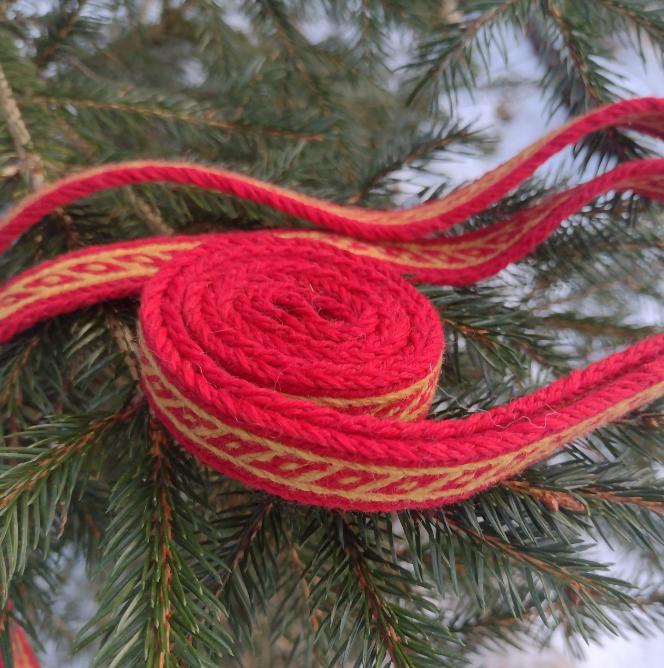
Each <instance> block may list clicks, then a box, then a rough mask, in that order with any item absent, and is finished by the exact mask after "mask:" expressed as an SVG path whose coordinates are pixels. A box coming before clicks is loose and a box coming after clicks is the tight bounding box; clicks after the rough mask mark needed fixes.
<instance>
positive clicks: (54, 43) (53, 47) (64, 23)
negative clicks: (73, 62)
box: [35, 0, 88, 69]
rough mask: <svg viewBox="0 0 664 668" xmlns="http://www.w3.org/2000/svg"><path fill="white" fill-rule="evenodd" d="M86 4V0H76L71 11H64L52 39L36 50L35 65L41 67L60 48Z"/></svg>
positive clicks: (46, 63)
mask: <svg viewBox="0 0 664 668" xmlns="http://www.w3.org/2000/svg"><path fill="white" fill-rule="evenodd" d="M87 4H88V0H76V4H75V5H74V7H73V8H72V10H71V11H69V12H67V13H65V15H64V16H63V17H62V20H61V21H60V22H59V25H58V26H57V28H56V30H55V34H54V35H53V39H52V40H51V41H50V42H48V43H47V44H46V45H45V46H43V47H42V48H40V49H38V50H37V56H36V58H35V65H36V66H37V67H38V68H40V69H42V68H44V67H45V66H46V65H48V63H49V62H50V61H51V59H52V58H53V56H54V55H55V54H56V53H57V51H58V50H59V49H60V48H61V45H62V43H63V42H64V41H65V40H66V39H67V37H68V36H69V34H70V33H71V32H72V30H73V29H74V26H75V25H76V22H77V21H78V20H79V18H80V15H81V12H82V11H83V10H84V9H85V6H86V5H87Z"/></svg>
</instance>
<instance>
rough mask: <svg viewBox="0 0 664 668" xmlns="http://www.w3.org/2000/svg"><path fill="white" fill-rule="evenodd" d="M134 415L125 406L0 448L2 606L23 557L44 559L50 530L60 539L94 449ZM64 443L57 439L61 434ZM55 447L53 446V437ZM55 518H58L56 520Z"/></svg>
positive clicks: (32, 432)
mask: <svg viewBox="0 0 664 668" xmlns="http://www.w3.org/2000/svg"><path fill="white" fill-rule="evenodd" d="M135 411H136V405H129V406H128V407H126V408H124V409H122V410H121V411H118V412H115V413H113V414H111V415H108V416H105V417H103V418H100V419H98V420H96V421H94V422H92V423H90V422H89V421H83V422H81V421H79V420H75V419H74V420H72V419H66V418H65V419H62V420H60V421H53V422H51V423H50V424H45V425H39V426H37V427H33V428H31V429H29V430H28V431H27V432H24V433H23V434H18V435H17V436H22V437H25V438H28V439H29V440H30V445H29V446H23V447H4V448H2V449H0V458H1V461H0V518H1V519H2V526H3V529H2V530H1V531H0V566H1V567H0V572H1V573H2V582H1V583H0V584H2V587H1V588H0V589H1V591H0V598H1V600H2V603H3V604H4V603H5V602H6V599H7V595H8V591H9V586H10V584H11V581H12V579H13V578H14V577H15V576H17V575H21V574H22V573H23V571H24V570H25V567H26V563H27V559H28V555H29V554H30V552H31V551H32V550H35V549H36V548H37V546H38V545H39V546H40V547H41V552H42V554H45V555H46V554H48V552H49V547H50V544H51V538H52V536H51V531H52V528H53V527H54V526H58V529H57V530H56V537H57V535H62V532H63V530H64V525H65V523H66V517H67V509H68V506H69V504H70V503H71V500H72V495H73V492H74V489H75V487H76V485H77V484H78V481H79V477H80V476H82V475H83V474H84V473H83V472H84V471H85V470H86V467H87V462H88V460H89V459H90V456H91V453H92V451H93V449H95V448H96V446H98V445H99V444H100V443H102V442H104V440H105V438H106V435H107V433H108V432H109V431H110V430H112V429H113V428H115V427H117V426H118V425H119V424H122V422H123V421H124V420H126V419H128V418H130V417H131V416H132V415H133V414H134V413H135ZM66 431H69V432H70V436H69V438H64V439H62V437H61V434H62V432H65V433H66ZM54 434H60V438H61V440H60V442H56V443H53V435H54ZM56 518H59V519H56Z"/></svg>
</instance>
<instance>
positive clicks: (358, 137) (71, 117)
mask: <svg viewBox="0 0 664 668" xmlns="http://www.w3.org/2000/svg"><path fill="white" fill-rule="evenodd" d="M314 28H315V29H314ZM514 35H517V36H518V39H524V40H528V41H529V43H530V45H531V48H532V58H533V59H535V60H537V61H538V62H540V63H542V64H543V65H544V67H545V71H546V76H545V77H544V78H543V80H542V81H541V90H540V94H541V96H542V97H543V98H544V99H546V100H547V102H548V105H549V108H550V110H551V112H552V113H553V112H556V113H557V114H559V115H560V114H562V115H567V116H569V117H573V116H575V115H578V114H580V113H583V112H585V111H588V110H591V109H593V108H595V107H598V106H601V105H602V104H604V103H607V102H610V101H612V100H616V99H619V98H621V97H625V98H626V97H629V96H630V91H629V82H620V81H619V80H618V79H617V77H616V75H615V73H614V72H615V66H616V61H615V56H614V54H613V52H612V50H611V48H610V47H611V44H610V40H618V39H624V40H625V43H626V44H627V45H628V47H629V48H631V49H634V50H636V51H637V52H639V53H656V54H659V56H664V48H663V47H664V4H663V3H661V2H656V1H655V2H648V1H647V0H579V1H577V0H539V1H537V2H529V1H528V0H468V1H466V0H445V1H443V0H410V1H408V2H404V1H403V0H364V1H359V0H358V1H354V0H353V1H349V2H344V1H342V0H321V1H320V2H318V1H316V2H304V1H302V0H228V1H226V0H46V1H45V2H32V1H31V0H3V1H2V2H0V198H1V201H2V205H3V207H10V206H12V205H13V204H15V203H16V202H17V201H18V200H19V199H21V198H22V197H24V196H26V195H28V194H29V193H31V192H34V191H35V190H36V189H38V188H39V187H40V186H42V185H43V184H45V183H48V182H51V181H54V180H56V179H58V178H60V177H63V176H66V175H68V174H70V173H72V172H73V171H75V170H77V169H80V168H83V167H88V166H91V165H97V164H102V163H107V162H112V161H120V160H130V159H145V158H156V159H174V160H186V161H191V162H200V163H204V164H211V165H215V166H219V167H223V168H225V169H232V170H236V171H238V172H241V173H244V174H248V175H252V176H255V177H257V178H260V179H264V180H267V181H269V182H271V183H274V184H279V185H283V186H287V187H291V188H293V189H295V190H298V191H300V192H305V193H308V194H310V195H315V196H317V197H321V198H325V199H329V200H332V201H335V202H338V203H342V204H354V205H357V206H367V207H372V208H385V209H388V208H393V207H395V206H397V205H398V204H400V203H402V202H403V187H402V186H403V185H404V183H403V179H404V178H412V177H413V176H417V175H419V176H421V177H422V183H426V184H427V186H426V187H422V189H421V190H420V191H419V192H417V194H416V196H415V199H418V201H425V200H426V199H429V198H433V197H436V196H438V195H440V194H441V193H443V192H446V191H447V190H449V183H447V182H445V180H444V178H443V177H442V176H441V175H440V171H439V170H438V169H437V167H436V166H440V165H441V164H448V163H449V161H451V160H453V159H454V157H455V154H456V153H458V152H468V151H473V152H476V153H477V154H479V153H480V152H482V151H489V150H490V142H491V140H492V139H494V138H495V136H494V135H493V134H492V128H490V127H486V126H485V127H482V126H481V125H480V124H468V123H467V122H466V121H464V120H462V115H461V113H460V111H459V108H458V100H459V98H460V96H461V95H466V94H467V93H468V91H470V92H473V91H474V92H476V93H477V91H478V81H481V82H484V84H486V82H487V74H486V73H487V71H488V70H490V69H491V67H490V66H491V63H492V61H493V60H494V59H495V58H497V57H500V53H501V51H502V50H505V49H509V44H510V43H511V42H510V40H513V39H514ZM395 45H399V46H398V49H400V53H396V50H397V46H395ZM490 85H493V86H501V85H504V86H507V85H509V82H505V81H492V82H491V84H490ZM538 134H539V133H538ZM656 150H657V147H656V146H654V145H653V144H652V143H648V142H647V141H645V140H643V138H641V137H640V136H637V135H634V134H629V133H625V132H622V131H617V130H612V131H607V132H601V133H597V134H596V135H593V136H592V137H591V139H589V140H587V141H585V142H583V143H582V144H581V145H579V146H577V147H576V151H575V155H576V160H575V161H574V163H573V165H574V166H573V170H572V173H571V174H569V173H568V174H567V178H569V179H570V180H571V181H572V182H577V181H579V179H580V177H581V175H582V174H586V175H587V174H592V173H593V171H598V170H605V169H606V168H607V166H611V165H615V164H617V163H619V162H621V161H626V160H629V159H630V158H633V157H638V156H642V155H646V154H649V153H652V152H653V151H656ZM514 152H516V149H515V151H514ZM404 170H408V171H404ZM404 174H407V175H408V176H407V177H403V175H404ZM563 185H564V182H563V177H562V176H560V177H559V178H548V179H541V178H533V179H530V180H529V181H528V182H527V183H526V184H525V185H524V186H522V187H521V188H519V189H518V190H517V191H516V192H514V193H512V194H511V195H510V196H509V197H508V198H507V199H505V200H503V201H502V202H500V203H499V204H497V205H496V206H494V207H492V208H491V209H489V210H488V211H486V212H484V213H482V214H481V215H477V216H474V217H473V218H472V219H470V220H468V221H466V222H465V223H464V224H463V225H462V226H461V227H463V228H464V229H471V228H475V227H478V226H480V225H483V224H485V223H486V222H487V221H488V220H492V219H495V218H496V217H500V216H505V215H506V214H507V213H509V212H511V211H517V210H519V208H521V207H523V206H525V205H526V204H527V203H529V202H532V201H533V200H534V199H535V198H538V197H541V196H542V195H543V194H545V193H547V192H549V191H551V190H554V189H557V188H560V187H562V186H563ZM292 225H301V222H299V221H296V220H292V219H290V218H288V217H285V216H283V215H281V214H277V213H275V212H273V211H271V210H269V209H267V208H265V207H260V206H258V205H255V204H251V203H248V202H246V201H240V200H238V199H234V198H231V197H223V196H219V195H218V194H214V193H210V192H207V191H201V190H196V189H193V188H189V187H184V186H167V185H155V184H152V185H142V186H132V187H127V188H121V189H115V190H112V191H109V192H106V193H103V194H98V195H95V196H93V197H90V198H87V199H85V200H82V201H80V202H77V203H75V204H73V205H71V206H68V207H66V208H63V209H60V210H58V211H57V212H56V213H55V214H54V215H50V216H48V217H47V218H46V219H45V220H44V221H43V222H41V223H40V224H39V225H37V226H36V227H35V228H33V229H32V230H31V231H30V232H29V233H27V234H26V235H24V237H23V238H22V239H21V240H20V241H19V242H18V243H17V244H15V245H14V246H13V247H12V248H11V250H10V252H8V253H7V254H5V255H3V256H2V258H1V259H0V281H3V280H5V279H7V278H8V277H10V276H13V275H15V274H17V273H18V272H19V271H20V270H22V269H24V268H26V267H29V266H32V265H34V264H36V263H37V262H38V261H41V260H44V259H46V258H50V257H55V256H57V255H59V254H61V253H63V252H66V251H70V250H74V249H78V248H83V247H86V246H89V245H93V244H104V243H111V242H114V241H121V240H126V239H134V238H140V237H146V236H151V235H172V234H176V233H177V234H200V233H205V232H223V231H230V230H242V231H248V230H255V229H258V228H262V227H284V226H292ZM663 248H664V231H663V227H662V215H661V209H660V208H658V207H657V205H655V204H653V203H652V202H649V201H647V200H645V199H643V198H640V197H637V196H606V197H602V198H600V199H598V200H596V201H595V202H593V203H592V204H590V205H587V206H586V207H584V208H583V210H582V211H580V212H579V213H578V214H577V215H575V216H572V217H571V218H570V219H569V220H567V221H566V222H565V224H564V225H563V226H562V227H561V228H560V229H559V230H558V231H557V232H555V233H554V234H553V235H552V236H551V237H550V239H549V240H548V241H546V242H545V243H544V244H543V245H541V246H540V247H539V248H538V249H537V250H536V251H535V252H534V253H532V254H531V255H530V256H529V257H528V258H527V259H526V260H524V261H522V262H520V263H518V264H515V265H513V266H511V267H510V268H508V269H506V270H504V271H503V272H501V273H500V274H498V275H497V276H495V277H494V278H491V279H488V280H486V281H483V282H481V283H480V284H479V285H476V286H472V287H467V288H453V287H436V286H420V290H421V291H423V292H424V293H425V294H426V295H427V296H428V297H429V299H430V300H431V301H432V303H433V304H434V305H435V307H436V309H438V311H439V312H440V314H441V318H442V319H443V321H444V324H445V326H446V336H447V354H446V360H445V364H444V367H443V374H442V377H441V379H440V383H439V386H440V391H439V392H438V394H437V395H436V399H435V402H434V406H433V408H432V411H431V413H432V417H433V418H434V419H435V418H441V417H444V418H447V417H460V416H465V415H468V414H470V413H473V412H477V411H483V410H486V409H487V408H489V407H491V406H494V405H497V404H500V403H504V402H505V401H507V400H509V399H511V398H513V397H515V396H518V395H521V394H525V393H527V392H528V391H531V390H533V389H535V388H537V387H541V386H543V385H544V384H546V383H548V382H551V381H552V380H553V379H555V378H557V377H560V376H562V375H564V374H565V373H567V372H568V371H569V370H570V369H572V368H576V367H580V366H583V365H584V364H586V363H587V362H588V361H589V360H591V359H596V358H597V357H598V356H599V354H600V353H607V352H610V351H613V350H618V349H620V348H621V347H624V346H625V345H626V344H628V343H630V342H633V341H636V340H638V339H640V338H643V337H645V336H646V335H647V334H648V333H650V332H651V331H655V330H656V328H652V327H650V326H645V325H641V324H634V323H635V322H638V320H635V319H634V310H633V309H632V308H631V306H632V305H633V304H634V302H635V300H636V301H639V300H641V301H640V302H639V303H642V302H645V301H648V303H652V304H655V305H661V298H660V295H659V285H658V279H659V277H660V276H661V273H662V272H661V270H662V268H664V256H663V254H662V249H663ZM135 342H136V302H135V301H134V300H131V299H126V300H120V301H114V302H109V303H106V304H103V305H97V306H93V307H89V308H86V309H83V310H79V311H76V312H75V313H72V314H69V315H65V316H61V317H58V318H54V319H52V320H50V321H48V322H45V323H42V324H39V325H36V326H35V327H33V328H32V329H30V330H29V331H27V332H25V333H22V334H20V335H19V336H17V337H15V338H14V339H12V340H11V342H9V343H8V344H6V345H4V346H2V348H0V426H1V431H0V434H1V438H2V440H1V442H0V649H1V653H0V656H1V657H2V661H3V662H4V665H5V666H12V652H11V646H10V639H9V638H10V630H11V628H12V627H13V626H14V625H16V626H20V627H21V628H22V629H24V630H25V632H26V633H27V634H28V635H29V636H30V637H31V642H32V644H33V645H34V647H35V648H36V649H37V650H40V648H42V649H43V647H44V646H45V644H46V643H47V641H48V640H49V638H56V639H57V641H58V644H59V647H60V651H61V652H62V653H63V656H66V655H67V654H68V653H71V654H72V655H74V653H78V655H79V656H81V657H84V659H83V660H84V661H85V663H84V664H82V665H90V666H99V667H101V666H112V667H113V668H129V667H139V666H140V667H144V666H147V667H149V668H175V667H176V666H190V667H192V668H202V667H204V666H234V665H239V666H244V667H251V666H256V667H258V666H274V667H281V666H297V667H303V666H358V667H359V666H363V667H366V668H369V667H371V666H378V667H380V666H390V665H393V666H397V667H399V668H401V667H406V666H408V667H413V668H414V667H418V668H419V667H422V668H424V667H432V668H433V667H436V668H440V667H450V668H451V667H456V666H463V665H469V664H470V665H473V664H474V662H476V661H477V659H476V656H477V653H478V652H481V651H483V649H484V648H487V647H489V648H496V647H498V648H501V647H506V646H509V645H514V646H517V647H528V646H533V645H535V646H541V645H544V644H546V643H547V642H548V641H549V639H550V638H551V637H552V635H553V634H554V633H556V632H557V631H559V630H561V631H562V635H563V636H564V638H565V640H566V641H567V643H568V644H569V646H570V648H571V649H572V651H574V652H583V647H584V644H585V643H587V642H597V641H601V639H602V638H603V637H605V636H606V635H607V634H611V633H618V634H620V633H632V632H643V631H646V630H651V629H653V628H658V627H661V626H663V625H664V567H663V565H662V562H661V555H662V554H664V552H663V547H662V543H664V523H663V521H662V518H663V517H664V480H663V479H662V476H661V467H660V464H661V462H662V461H663V460H664V420H663V413H662V410H663V409H664V403H663V402H658V403H655V404H653V405H650V406H648V407H647V408H645V409H640V410H638V411H636V412H634V413H633V414H631V415H630V416H629V417H627V418H624V419H622V420H620V421H618V422H615V423H612V424H611V425H609V426H605V427H602V428H601V429H599V430H597V431H595V432H593V433H592V435H590V436H588V437H585V438H582V439H578V440H577V441H575V442H574V443H572V444H571V445H569V446H568V447H567V448H566V449H565V450H564V451H562V452H561V453H560V454H559V455H557V456H556V457H554V458H553V459H551V460H549V461H546V462H543V463H541V464H538V465H536V466H533V467H531V468H529V469H528V470H527V471H525V472H524V473H523V474H522V475H519V476H517V477H515V478H513V479H509V480H507V481H504V482H502V483H500V484H498V485H496V486H494V487H492V488H490V489H488V490H487V491H484V492H482V493H480V494H478V495H476V496H474V497H472V498H471V499H469V500H467V501H464V502H462V503H458V504H455V505H451V506H445V507H443V508H441V509H436V510H431V511H426V512H424V511H415V510H409V511H402V512H399V513H385V512H383V513H369V514H365V513H359V512H341V511H335V510H328V509H324V508H318V507H313V506H307V505H303V504H297V503H290V502H287V501H284V500H282V499H280V498H278V497H275V496H271V495H268V494H265V493H263V492H259V491H256V490H254V489H250V488H248V487H245V486H243V485H242V484H240V483H239V482H236V481H234V480H233V479H231V478H229V477H227V476H224V475H222V474H219V473H216V472H214V471H212V470H211V469H209V468H207V467H205V466H204V465H202V464H201V463H200V462H199V461H198V460H196V459H195V458H194V457H192V456H190V455H188V454H187V453H186V452H185V451H184V450H183V449H181V448H180V447H179V446H178V445H177V444H176V443H175V441H174V440H173V439H172V438H171V436H169V435H168V434H167V433H166V432H165V431H164V430H163V428H162V427H161V426H160V425H159V423H158V422H157V421H156V420H155V418H154V417H151V414H150V411H149V410H148V408H147V406H146V403H145V400H144V398H143V397H142V395H141V391H140V386H139V382H138V377H139V371H138V361H137V358H136V343H135ZM606 545H609V546H610V547H611V548H612V549H613V550H614V552H613V556H606V555H607V554H609V555H610V554H611V553H609V552H607V550H606V549H605V548H604V549H600V546H606ZM625 558H627V560H628V563H629V564H630V567H629V568H627V569H625V568H623V569H622V570H616V568H614V567H613V566H612V564H611V563H610V562H616V561H618V562H620V561H624V560H625ZM81 562H83V563H84V564H85V566H86V568H87V573H88V577H89V582H90V588H91V590H92V591H93V593H94V597H95V600H96V602H97V606H98V607H97V610H96V612H95V613H93V614H90V615H89V618H88V619H86V620H85V625H84V626H83V628H72V627H71V625H70V621H71V620H69V619H67V618H66V616H64V617H63V615H62V614H57V612H56V610H57V609H58V607H57V602H58V600H59V598H60V597H61V596H62V589H63V587H64V586H65V583H66V581H67V576H68V573H69V571H70V570H71V569H72V566H73V564H76V563H81ZM644 574H646V576H645V577H644ZM50 646H51V645H50ZM42 657H43V658H44V659H45V660H47V659H48V657H44V655H42ZM45 665H50V664H47V663H45ZM63 665H64V664H63ZM475 665H477V663H475Z"/></svg>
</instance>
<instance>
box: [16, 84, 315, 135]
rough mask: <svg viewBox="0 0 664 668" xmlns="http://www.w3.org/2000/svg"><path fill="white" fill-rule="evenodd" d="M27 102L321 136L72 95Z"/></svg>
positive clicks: (266, 132) (234, 129)
mask: <svg viewBox="0 0 664 668" xmlns="http://www.w3.org/2000/svg"><path fill="white" fill-rule="evenodd" d="M29 101H30V102H32V103H34V104H38V105H40V106H43V107H47V108H48V107H62V108H66V107H68V106H69V107H73V108H77V109H89V110H92V111H99V112H115V113H117V114H131V115H134V116H136V117H138V118H154V119H157V120H160V121H164V122H167V123H173V122H176V123H182V124H185V125H191V126H194V127H205V128H214V129H218V130H225V131H227V132H237V133H247V134H251V133H253V134H262V135H266V136H271V137H279V138H284V139H293V140H297V141H303V142H319V141H322V136H321V135H320V134H319V133H309V132H297V131H295V130H288V129H286V128H273V127H260V126H256V125H250V124H248V123H236V122H232V121H226V120H223V119H220V118H218V113H217V112H216V111H215V110H207V111H205V112H203V113H192V112H187V111H178V110H175V109H174V110H169V109H166V108H164V107H163V106H160V107H157V106H154V107H151V106H147V105H144V104H134V103H131V102H117V101H115V102H110V101H105V100H91V99H85V98H76V97H72V96H67V97H55V96H44V95H31V96H30V98H29Z"/></svg>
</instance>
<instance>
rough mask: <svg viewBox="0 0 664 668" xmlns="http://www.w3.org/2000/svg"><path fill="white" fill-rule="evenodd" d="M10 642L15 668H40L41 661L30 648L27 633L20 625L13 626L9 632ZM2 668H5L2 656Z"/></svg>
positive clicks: (0, 662) (0, 666)
mask: <svg viewBox="0 0 664 668" xmlns="http://www.w3.org/2000/svg"><path fill="white" fill-rule="evenodd" d="M9 641H10V644H11V648H12V659H13V661H14V667H15V668H39V661H37V657H36V656H35V653H34V651H33V649H32V647H31V646H30V641H29V640H28V637H27V636H26V634H25V631H24V630H23V629H22V628H21V627H20V626H19V625H18V624H13V625H12V627H11V629H10V631H9ZM0 668H3V661H2V657H1V656H0Z"/></svg>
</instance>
